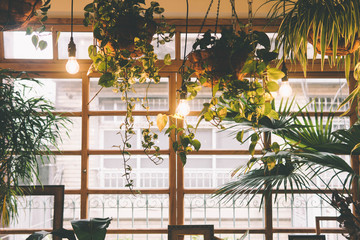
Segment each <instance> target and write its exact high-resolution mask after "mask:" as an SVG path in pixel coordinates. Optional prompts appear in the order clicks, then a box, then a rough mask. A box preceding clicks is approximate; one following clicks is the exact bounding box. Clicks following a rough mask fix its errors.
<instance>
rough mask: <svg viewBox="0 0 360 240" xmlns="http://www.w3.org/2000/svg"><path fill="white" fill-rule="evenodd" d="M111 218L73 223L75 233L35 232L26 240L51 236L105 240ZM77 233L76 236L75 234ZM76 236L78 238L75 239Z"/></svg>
mask: <svg viewBox="0 0 360 240" xmlns="http://www.w3.org/2000/svg"><path fill="white" fill-rule="evenodd" d="M111 220H112V219H111V218H91V219H80V220H73V221H71V226H72V227H73V229H74V231H71V230H66V229H55V230H54V231H52V232H46V231H41V232H34V233H33V234H31V235H30V236H29V237H27V238H26V240H41V239H43V238H44V237H46V236H47V235H49V234H52V235H53V236H58V237H61V238H67V239H69V240H76V237H77V239H78V240H104V239H105V236H106V231H107V228H108V227H109V225H110V222H111ZM74 232H75V234H74ZM75 235H76V237H75Z"/></svg>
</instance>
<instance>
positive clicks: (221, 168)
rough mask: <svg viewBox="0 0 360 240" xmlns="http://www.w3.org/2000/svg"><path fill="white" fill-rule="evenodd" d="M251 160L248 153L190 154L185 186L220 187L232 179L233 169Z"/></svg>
mask: <svg viewBox="0 0 360 240" xmlns="http://www.w3.org/2000/svg"><path fill="white" fill-rule="evenodd" d="M249 160H250V156H248V155H222V156H220V155H218V156H216V155H203V156H198V155H197V156H192V155H189V156H188V157H187V161H186V164H185V167H184V179H185V180H184V181H185V183H184V184H185V187H186V188H218V187H220V186H222V185H223V184H225V183H227V182H229V181H230V180H232V179H233V178H232V177H231V173H232V171H233V170H234V169H235V168H237V167H239V166H243V165H246V163H247V162H248V161H249Z"/></svg>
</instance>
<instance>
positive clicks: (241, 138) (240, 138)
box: [236, 130, 244, 143]
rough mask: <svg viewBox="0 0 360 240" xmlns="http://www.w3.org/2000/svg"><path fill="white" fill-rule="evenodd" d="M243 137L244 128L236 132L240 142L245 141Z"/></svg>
mask: <svg viewBox="0 0 360 240" xmlns="http://www.w3.org/2000/svg"><path fill="white" fill-rule="evenodd" d="M243 138H244V130H242V131H240V132H238V133H237V134H236V140H238V141H239V142H241V143H243Z"/></svg>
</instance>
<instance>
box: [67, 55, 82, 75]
mask: <svg viewBox="0 0 360 240" xmlns="http://www.w3.org/2000/svg"><path fill="white" fill-rule="evenodd" d="M79 69H80V66H79V63H78V62H77V61H76V57H69V60H68V61H67V63H66V71H67V72H68V73H70V74H75V73H77V72H79Z"/></svg>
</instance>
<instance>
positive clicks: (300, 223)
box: [273, 194, 339, 228]
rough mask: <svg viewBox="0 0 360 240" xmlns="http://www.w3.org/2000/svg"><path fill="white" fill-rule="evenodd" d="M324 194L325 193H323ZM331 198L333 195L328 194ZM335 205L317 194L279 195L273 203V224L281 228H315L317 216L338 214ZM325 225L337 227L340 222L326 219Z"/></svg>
mask: <svg viewBox="0 0 360 240" xmlns="http://www.w3.org/2000/svg"><path fill="white" fill-rule="evenodd" d="M323 196H324V195H323ZM328 197H330V199H331V196H328ZM337 215H338V213H337V211H336V210H335V209H334V207H332V206H330V205H329V204H327V203H326V202H325V201H324V200H323V199H321V198H320V197H319V196H317V195H316V194H301V195H300V194H295V195H294V198H291V197H290V195H288V196H287V197H285V196H284V195H279V196H278V199H277V201H276V203H273V224H274V227H281V228H303V227H310V228H315V217H316V216H337ZM323 224H324V225H323V226H324V227H328V228H330V227H331V228H337V227H338V225H339V224H338V222H336V221H324V222H323Z"/></svg>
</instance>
